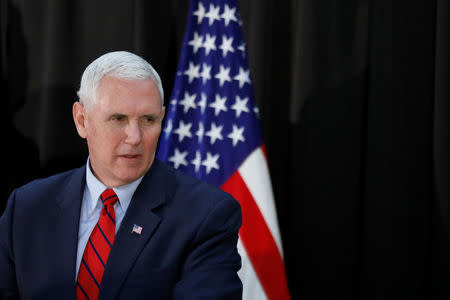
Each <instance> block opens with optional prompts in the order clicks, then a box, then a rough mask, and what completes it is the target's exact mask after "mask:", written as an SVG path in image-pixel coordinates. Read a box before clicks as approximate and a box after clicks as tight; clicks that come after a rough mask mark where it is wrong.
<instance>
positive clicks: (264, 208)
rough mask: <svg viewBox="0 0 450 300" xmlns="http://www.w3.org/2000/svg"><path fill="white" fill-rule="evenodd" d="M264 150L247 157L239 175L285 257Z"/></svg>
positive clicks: (260, 148) (257, 150)
mask: <svg viewBox="0 0 450 300" xmlns="http://www.w3.org/2000/svg"><path fill="white" fill-rule="evenodd" d="M263 148H264V146H261V147H259V148H257V149H256V150H255V151H253V152H252V153H251V154H250V155H249V156H248V157H247V159H246V160H245V161H244V163H243V164H242V165H241V166H240V167H239V173H240V174H241V176H242V179H243V180H244V182H245V185H246V186H247V188H248V189H249V190H250V194H251V195H252V196H253V199H254V200H255V201H256V204H257V206H258V208H259V209H260V211H261V213H262V215H263V216H264V220H265V221H266V224H267V226H268V227H269V230H270V232H271V233H272V237H273V238H274V240H275V242H276V244H277V247H278V251H279V252H280V253H281V256H283V254H282V253H283V247H282V243H281V236H280V232H279V230H278V218H277V214H276V208H275V201H274V197H273V191H272V185H271V180H270V177H269V169H268V166H267V160H266V158H265V155H264V151H263Z"/></svg>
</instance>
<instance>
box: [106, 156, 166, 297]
mask: <svg viewBox="0 0 450 300" xmlns="http://www.w3.org/2000/svg"><path fill="white" fill-rule="evenodd" d="M160 164H161V163H160V162H159V161H157V160H155V161H154V163H153V165H152V167H151V168H150V170H149V171H148V172H147V174H146V175H145V176H144V178H143V179H142V181H141V183H140V185H139V187H138V188H137V189H136V192H135V193H134V195H133V198H132V200H131V203H130V206H129V207H128V210H127V212H126V214H125V216H124V219H123V221H122V224H121V225H120V228H119V231H118V232H117V235H116V238H115V240H114V244H113V247H112V249H111V252H110V253H109V258H108V263H107V265H106V268H105V271H104V273H103V278H102V283H101V287H100V293H99V297H98V299H114V298H116V297H117V294H118V292H119V290H120V288H121V286H122V284H123V282H124V280H125V279H126V277H127V274H128V272H129V271H130V269H131V267H132V266H133V264H134V262H135V261H136V259H137V257H138V256H139V254H140V253H141V251H142V249H143V247H144V246H145V245H146V244H147V242H148V241H149V240H150V238H151V237H152V235H153V234H154V232H155V230H156V229H157V227H158V225H159V223H160V222H161V218H160V216H158V215H157V214H155V210H156V208H157V207H160V206H162V205H163V204H164V202H165V199H166V195H165V188H164V187H165V184H164V181H165V180H163V179H162V177H163V175H164V172H163V171H162V170H161V165H160ZM134 224H136V225H138V226H140V227H142V232H141V234H137V233H133V232H132V229H133V226H134Z"/></svg>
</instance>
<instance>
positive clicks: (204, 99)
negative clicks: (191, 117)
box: [197, 93, 206, 114]
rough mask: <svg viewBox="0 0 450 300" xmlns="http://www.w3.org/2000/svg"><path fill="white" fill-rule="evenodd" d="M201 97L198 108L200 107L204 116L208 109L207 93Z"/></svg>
mask: <svg viewBox="0 0 450 300" xmlns="http://www.w3.org/2000/svg"><path fill="white" fill-rule="evenodd" d="M200 97H201V99H200V101H199V102H198V103H197V106H198V107H200V109H201V112H202V114H204V113H205V108H206V95H205V93H202V95H201V96H200Z"/></svg>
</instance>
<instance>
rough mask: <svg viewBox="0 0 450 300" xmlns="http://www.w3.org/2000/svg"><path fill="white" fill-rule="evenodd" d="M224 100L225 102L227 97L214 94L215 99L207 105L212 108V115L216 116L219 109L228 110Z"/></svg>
mask: <svg viewBox="0 0 450 300" xmlns="http://www.w3.org/2000/svg"><path fill="white" fill-rule="evenodd" d="M225 102H227V97H220V95H219V94H216V100H215V101H214V102H213V103H211V104H210V105H209V107H212V108H214V116H216V117H217V116H218V115H219V114H220V112H221V111H228V109H227V107H226V106H225Z"/></svg>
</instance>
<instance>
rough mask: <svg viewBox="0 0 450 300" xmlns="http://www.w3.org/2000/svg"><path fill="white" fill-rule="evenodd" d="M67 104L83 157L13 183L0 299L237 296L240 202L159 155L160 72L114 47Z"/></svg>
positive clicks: (2, 222) (1, 222)
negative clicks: (61, 169) (69, 166)
mask: <svg viewBox="0 0 450 300" xmlns="http://www.w3.org/2000/svg"><path fill="white" fill-rule="evenodd" d="M78 95H79V98H80V101H79V102H76V103H75V104H74V105H73V118H74V121H75V126H76V129H77V131H78V133H79V135H80V136H81V137H82V138H84V139H86V140H87V145H88V149H89V158H88V161H87V164H86V165H85V166H83V167H81V168H79V169H74V170H70V171H68V172H65V173H62V174H58V175H55V176H52V177H49V178H46V179H40V180H36V181H33V182H31V183H29V184H27V185H25V186H23V187H21V188H18V189H16V190H15V191H14V192H13V193H12V194H11V196H10V198H9V200H8V206H7V209H6V210H5V213H4V214H3V216H2V217H1V218H0V298H1V299H15V298H22V299H97V298H98V299H239V298H240V297H241V293H242V284H241V282H240V280H239V278H238V276H237V271H238V269H239V268H240V257H239V254H238V253H237V250H236V244H237V239H238V230H239V227H240V224H241V212H240V208H239V204H238V203H237V201H236V200H234V199H233V198H232V197H231V196H230V195H228V194H226V193H224V192H222V191H221V190H219V189H217V188H214V187H212V186H209V185H207V184H205V183H202V182H200V181H198V180H197V179H195V178H192V177H190V176H187V175H184V174H182V173H180V172H179V171H176V170H174V169H173V168H171V167H168V166H166V165H165V164H164V163H162V162H161V161H158V160H157V159H156V158H155V152H156V147H157V141H158V138H159V135H160V133H161V123H162V119H163V116H164V107H163V97H164V96H163V89H162V85H161V80H160V78H159V76H158V74H157V73H156V71H155V70H154V69H153V68H152V67H151V66H150V65H149V64H148V63H147V62H146V61H145V60H143V59H142V58H140V57H138V56H136V55H134V54H131V53H128V52H123V51H121V52H111V53H108V54H105V55H103V56H101V57H100V58H98V59H96V60H95V61H94V62H92V63H91V64H90V65H89V66H88V67H87V68H86V70H85V72H84V73H83V76H82V79H81V84H80V90H79V92H78Z"/></svg>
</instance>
